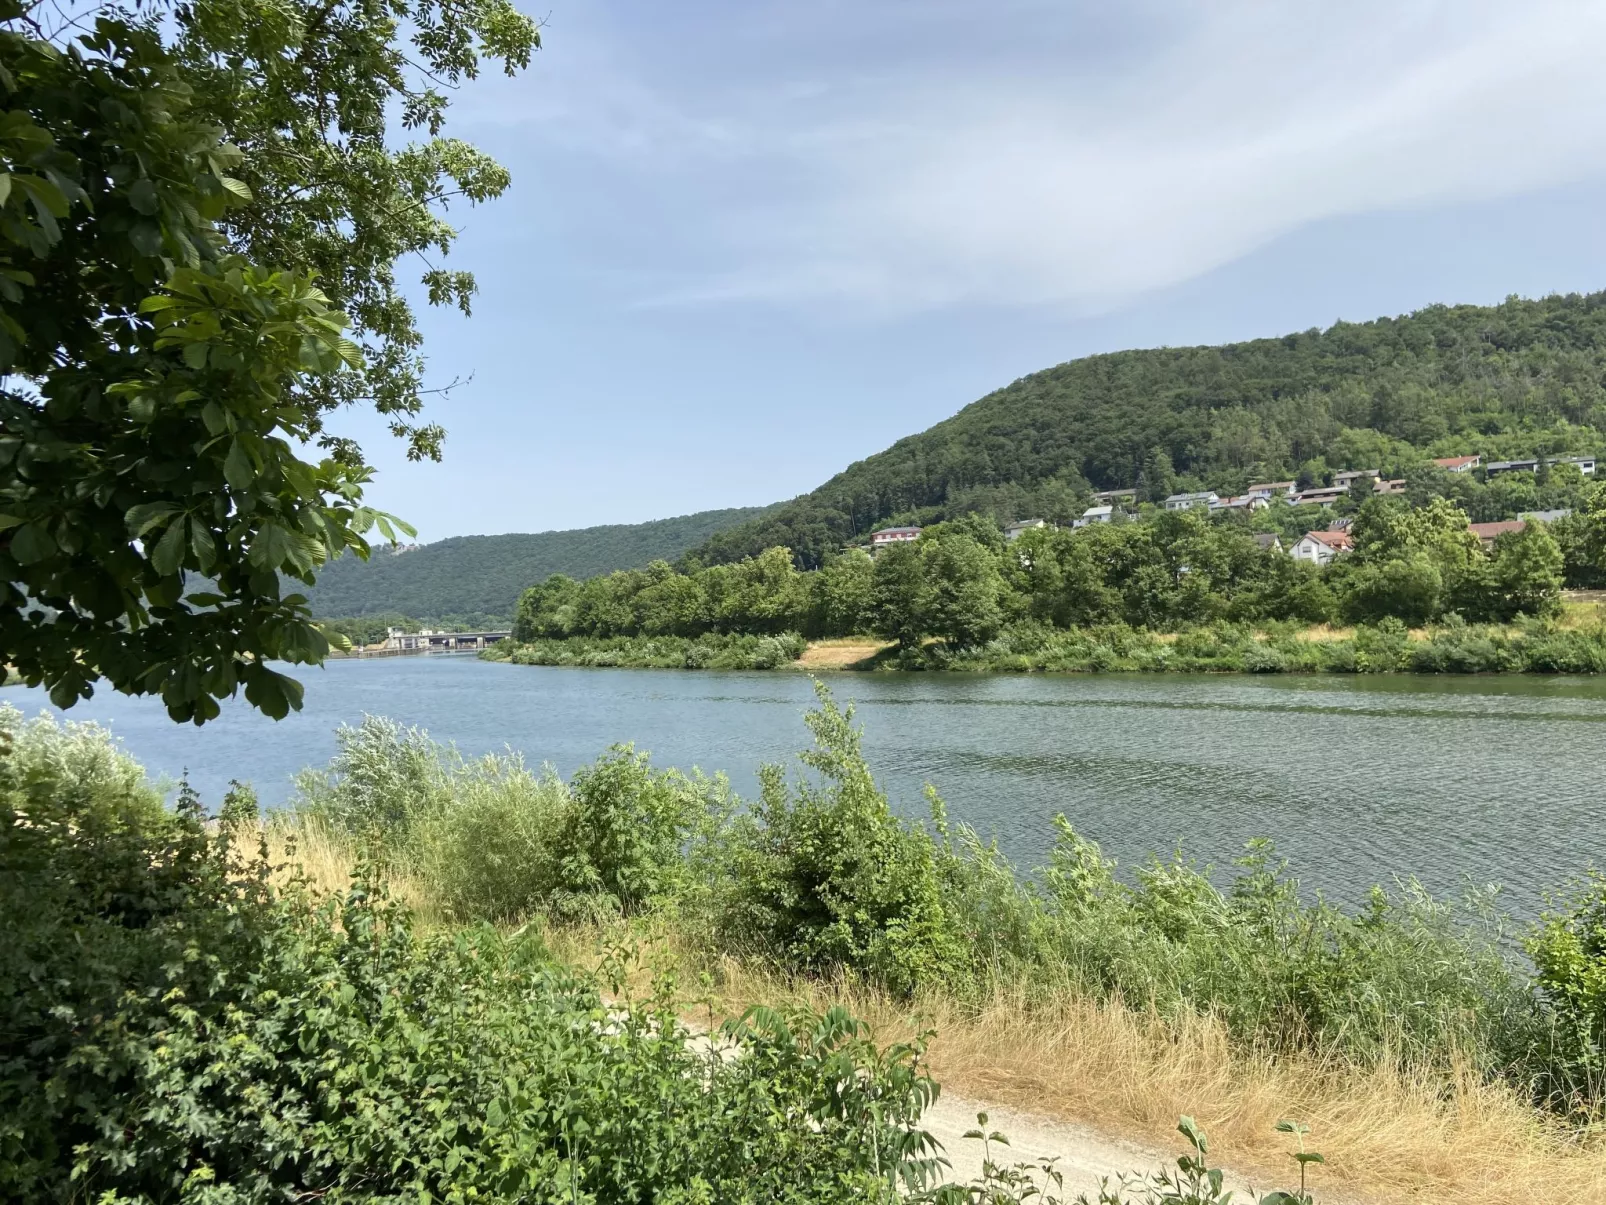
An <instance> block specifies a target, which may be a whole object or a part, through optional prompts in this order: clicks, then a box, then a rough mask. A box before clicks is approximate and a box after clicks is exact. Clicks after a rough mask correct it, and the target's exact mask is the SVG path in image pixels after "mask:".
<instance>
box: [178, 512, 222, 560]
mask: <svg viewBox="0 0 1606 1205" xmlns="http://www.w3.org/2000/svg"><path fill="white" fill-rule="evenodd" d="M175 526H177V525H176V524H175ZM190 551H191V552H193V553H194V554H195V560H196V563H197V564H198V565H199V566H200V569H201V572H202V573H207V572H210V571H211V568H212V566H213V564H214V563H216V561H217V541H216V540H215V539H213V537H212V532H211V531H210V529H208V528H207V526H206V524H204V523H202V522H201V521H200V520H199V519H197V518H195V517H194V516H193V515H191V516H190Z"/></svg>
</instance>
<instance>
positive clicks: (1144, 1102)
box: [270, 828, 1606, 1205]
mask: <svg viewBox="0 0 1606 1205" xmlns="http://www.w3.org/2000/svg"><path fill="white" fill-rule="evenodd" d="M287 835H288V830H286V829H283V828H274V829H270V842H272V843H274V849H275V853H276V856H277V858H278V859H279V860H284V859H285V855H286V854H289V855H290V856H291V857H292V858H293V860H294V861H295V862H296V863H298V864H299V865H300V867H301V869H302V872H303V873H304V874H305V875H306V877H307V878H308V879H309V880H310V881H311V882H312V883H313V885H314V886H315V887H316V888H318V889H320V890H329V891H335V890H341V889H343V888H344V886H345V884H346V882H347V881H348V879H349V873H350V865H351V862H350V854H349V851H348V850H346V849H345V848H344V847H342V846H341V845H340V844H339V843H338V842H335V841H332V840H330V839H329V838H328V837H327V836H325V835H323V834H321V833H320V832H319V831H318V830H316V829H312V830H309V831H303V832H300V833H298V834H297V840H296V841H295V844H294V847H293V849H291V848H290V847H289V846H288V845H287V844H286V837H287ZM391 889H392V892H393V894H394V895H396V896H398V897H399V898H401V899H402V900H404V901H406V902H408V903H410V904H412V905H413V906H414V907H415V908H419V909H421V911H422V913H423V916H422V919H424V920H425V921H426V923H427V921H428V918H429V915H430V912H431V910H430V908H429V906H428V900H427V899H426V898H424V893H423V890H422V887H421V885H420V884H419V883H417V882H416V881H415V880H409V879H405V878H402V879H398V880H395V881H393V882H392V884H391ZM621 936H622V934H621V932H619V931H605V932H597V931H581V930H574V929H563V930H552V931H549V932H548V933H547V942H548V945H549V947H550V948H551V950H552V952H553V953H554V955H555V956H556V957H558V958H560V959H563V960H564V961H567V962H569V963H571V964H574V965H579V966H594V965H595V964H596V963H597V961H598V960H599V957H600V952H601V950H602V949H603V947H604V945H605V944H606V945H617V943H618V941H619V940H620V938H621ZM639 948H640V952H641V963H640V969H639V972H638V975H637V977H636V980H635V986H636V987H637V988H645V986H646V983H647V982H648V980H649V979H650V978H651V977H652V976H654V975H657V974H663V973H666V972H668V973H672V974H673V975H674V976H675V978H676V980H677V981H678V982H679V983H680V984H681V985H682V986H683V988H685V987H687V986H688V985H695V984H697V983H698V982H699V981H700V980H701V978H702V976H703V975H704V974H706V975H708V976H709V979H708V982H710V983H711V984H712V986H711V988H710V989H709V992H710V999H709V1002H708V1003H707V1004H705V1005H704V1006H703V1007H702V1008H700V1009H696V1010H688V1014H687V1016H688V1020H689V1021H692V1022H694V1023H695V1022H698V1021H706V1020H707V1019H708V1017H709V1012H708V1011H706V1010H707V1009H708V1008H710V1007H711V1009H712V1013H713V1015H714V1016H715V1017H729V1016H736V1015H739V1014H740V1013H741V1012H742V1011H743V1010H744V1009H745V1008H746V1007H747V1006H748V1005H750V1004H754V1003H758V1002H764V1003H769V1004H777V1003H781V1002H785V1001H794V1002H797V1003H802V1004H808V1005H810V1006H812V1007H815V1008H821V1007H824V1006H827V1005H830V1004H836V1003H841V1004H845V1005H847V1006H848V1007H849V1008H850V1009H852V1010H853V1011H854V1012H855V1013H856V1014H857V1015H859V1016H861V1017H863V1018H865V1019H866V1020H868V1021H869V1022H871V1024H872V1025H874V1026H875V1029H876V1032H877V1034H878V1036H879V1037H880V1038H881V1040H882V1041H892V1040H896V1039H898V1038H901V1037H905V1036H908V1035H911V1034H913V1033H915V1032H917V1031H918V1030H920V1029H924V1028H928V1027H929V1028H933V1029H935V1030H936V1031H937V1036H936V1038H935V1039H934V1040H933V1042H932V1045H931V1049H930V1057H931V1065H932V1069H933V1071H934V1073H935V1074H936V1076H937V1078H938V1079H939V1080H940V1081H941V1082H942V1083H943V1084H945V1085H947V1086H948V1087H949V1088H950V1089H952V1090H953V1091H956V1092H959V1093H962V1094H964V1095H965V1096H968V1097H971V1098H973V1099H977V1100H982V1101H988V1102H996V1103H999V1104H1004V1105H1009V1106H1012V1107H1014V1108H1017V1109H1020V1110H1023V1111H1026V1112H1031V1113H1035V1114H1039V1115H1042V1116H1046V1117H1050V1118H1057V1119H1062V1120H1066V1121H1073V1122H1081V1123H1083V1124H1087V1125H1091V1126H1093V1127H1094V1128H1096V1129H1098V1130H1100V1131H1102V1132H1104V1133H1106V1134H1108V1135H1109V1136H1111V1137H1115V1138H1128V1139H1134V1140H1137V1141H1140V1142H1143V1143H1145V1144H1149V1145H1153V1146H1159V1147H1166V1148H1169V1147H1170V1146H1172V1145H1174V1143H1173V1139H1174V1133H1173V1127H1174V1126H1175V1125H1176V1121H1177V1118H1178V1117H1179V1116H1180V1115H1182V1114H1184V1113H1187V1114H1191V1115H1192V1116H1194V1117H1196V1118H1198V1120H1199V1121H1200V1123H1201V1124H1202V1125H1203V1126H1204V1127H1205V1129H1206V1131H1207V1132H1208V1133H1209V1134H1210V1139H1211V1155H1212V1158H1213V1159H1219V1160H1220V1161H1221V1163H1222V1164H1224V1165H1225V1166H1228V1167H1230V1168H1233V1169H1234V1170H1235V1171H1237V1172H1238V1173H1239V1174H1243V1175H1252V1176H1257V1177H1263V1178H1265V1179H1272V1178H1274V1177H1275V1178H1281V1177H1283V1176H1284V1175H1285V1173H1286V1171H1287V1168H1288V1162H1287V1160H1288V1156H1287V1145H1286V1140H1285V1136H1284V1135H1280V1134H1277V1133H1275V1132H1274V1130H1273V1128H1272V1127H1273V1126H1274V1125H1275V1124H1276V1122H1277V1121H1278V1120H1279V1119H1281V1118H1284V1117H1293V1118H1297V1119H1298V1120H1300V1121H1303V1122H1305V1123H1306V1124H1307V1125H1309V1126H1310V1127H1311V1145H1312V1147H1313V1148H1314V1149H1317V1150H1320V1151H1322V1152H1323V1153H1324V1154H1325V1155H1326V1156H1327V1159H1328V1162H1327V1165H1326V1166H1325V1167H1324V1168H1323V1169H1321V1175H1320V1178H1319V1179H1318V1180H1317V1181H1316V1185H1317V1187H1318V1188H1320V1187H1321V1186H1322V1185H1327V1186H1329V1187H1330V1188H1332V1189H1334V1190H1336V1191H1342V1192H1343V1193H1345V1194H1346V1195H1348V1196H1359V1197H1362V1198H1365V1199H1368V1200H1372V1201H1376V1202H1379V1203H1380V1205H1382V1203H1386V1205H1394V1203H1395V1202H1433V1203H1435V1205H1440V1203H1442V1205H1497V1203H1504V1202H1512V1201H1529V1200H1531V1201H1566V1202H1595V1201H1606V1160H1603V1159H1602V1158H1601V1150H1600V1148H1599V1144H1598V1143H1597V1144H1585V1143H1583V1142H1581V1141H1580V1140H1579V1139H1578V1138H1577V1137H1576V1135H1574V1134H1572V1133H1570V1132H1569V1131H1567V1130H1565V1129H1564V1128H1563V1127H1561V1126H1559V1125H1556V1124H1554V1123H1553V1122H1551V1121H1549V1120H1547V1119H1546V1118H1544V1117H1543V1115H1541V1114H1540V1113H1538V1112H1536V1111H1535V1110H1534V1109H1532V1108H1531V1107H1529V1106H1528V1105H1527V1104H1526V1103H1525V1102H1524V1101H1523V1100H1522V1099H1520V1098H1519V1097H1518V1096H1517V1095H1516V1094H1515V1093H1514V1092H1513V1091H1511V1090H1510V1089H1509V1088H1507V1087H1505V1086H1503V1085H1499V1084H1489V1083H1485V1082H1483V1081H1482V1080H1481V1079H1479V1078H1478V1077H1477V1076H1476V1075H1474V1074H1472V1073H1471V1072H1470V1071H1464V1072H1462V1073H1460V1074H1457V1075H1453V1076H1449V1077H1446V1076H1444V1075H1443V1074H1423V1073H1413V1072H1411V1071H1408V1070H1402V1069H1399V1068H1396V1067H1392V1066H1383V1067H1379V1068H1371V1069H1368V1068H1357V1067H1353V1066H1348V1065H1344V1064H1324V1063H1320V1062H1317V1061H1315V1060H1313V1059H1310V1058H1298V1057H1271V1056H1263V1055H1254V1054H1250V1053H1246V1052H1244V1051H1242V1050H1241V1049H1237V1048H1234V1046H1233V1045H1232V1044H1231V1043H1230V1042H1229V1041H1228V1038H1227V1033H1226V1030H1225V1029H1224V1028H1223V1027H1222V1026H1221V1025H1220V1024H1219V1023H1218V1022H1216V1021H1215V1020H1214V1019H1212V1018H1208V1017H1196V1018H1193V1019H1191V1020H1188V1021H1186V1022H1184V1023H1182V1024H1180V1025H1171V1024H1166V1023H1164V1022H1162V1021H1161V1020H1160V1019H1159V1018H1158V1017H1156V1016H1153V1015H1151V1014H1147V1013H1144V1012H1142V1011H1140V1010H1135V1009H1130V1008H1127V1007H1124V1006H1122V1005H1120V1004H1109V1003H1100V1002H1097V1001H1095V1000H1092V999H1090V998H1088V997H1085V996H1076V995H1069V994H1067V995H1064V996H1061V997H1059V998H1057V999H1055V1000H1053V1001H1050V1002H1048V1003H1044V1002H1043V1001H1041V1000H1039V999H1034V1000H1032V1001H1030V1002H1028V1001H1027V1000H1026V999H1025V998H1024V997H1023V996H1016V995H1010V994H1000V995H998V996H996V997H995V998H993V999H992V1000H990V1001H989V1002H987V1003H985V1004H984V1005H981V1006H968V1005H964V1004H961V1003H959V1002H956V1001H954V1000H953V999H951V998H948V997H945V996H942V995H940V994H936V995H929V996H926V997H924V998H921V999H918V1000H916V1001H914V1002H913V1003H911V1002H907V1001H898V1000H893V999H891V998H889V997H888V996H886V995H884V994H882V993H879V992H875V991H872V990H868V989H866V988H865V987H864V986H863V985H859V984H853V983H848V982H820V981H811V980H798V979H791V978H786V977H782V976H779V975H776V974H773V973H771V972H769V971H767V970H765V969H764V968H762V967H757V966H753V965H750V964H746V963H743V962H739V961H737V960H734V959H731V958H728V957H723V956H717V955H713V956H711V955H709V954H708V953H707V951H706V947H703V946H699V945H698V944H697V943H694V942H689V941H687V940H685V939H683V938H681V937H679V936H678V935H677V934H675V933H674V932H673V931H672V930H660V931H658V932H656V933H653V934H649V935H648V936H646V937H645V938H642V939H640V943H639ZM1318 1199H1320V1194H1319V1193H1318Z"/></svg>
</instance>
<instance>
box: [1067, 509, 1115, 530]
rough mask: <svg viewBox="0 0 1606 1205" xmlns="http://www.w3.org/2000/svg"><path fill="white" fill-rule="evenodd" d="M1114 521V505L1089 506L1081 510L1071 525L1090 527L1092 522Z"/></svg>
mask: <svg viewBox="0 0 1606 1205" xmlns="http://www.w3.org/2000/svg"><path fill="white" fill-rule="evenodd" d="M1114 521H1115V507H1113V506H1090V507H1088V508H1087V509H1086V510H1084V511H1083V512H1082V517H1081V518H1080V519H1077V520H1074V521H1073V522H1072V523H1071V526H1072V527H1090V526H1092V525H1093V524H1094V523H1112V522H1114Z"/></svg>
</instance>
